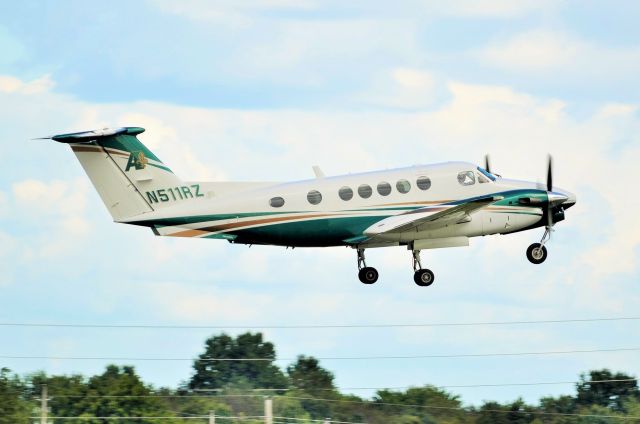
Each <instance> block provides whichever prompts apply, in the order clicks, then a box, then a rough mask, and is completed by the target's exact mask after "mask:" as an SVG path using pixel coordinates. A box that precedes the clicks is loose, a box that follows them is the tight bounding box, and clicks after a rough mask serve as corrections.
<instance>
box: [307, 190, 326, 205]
mask: <svg viewBox="0 0 640 424" xmlns="http://www.w3.org/2000/svg"><path fill="white" fill-rule="evenodd" d="M307 201H309V203H311V204H312V205H317V204H318V203H320V202H322V193H320V192H319V191H318V190H311V191H310V192H309V193H307Z"/></svg>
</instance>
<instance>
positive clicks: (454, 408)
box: [36, 395, 640, 420]
mask: <svg viewBox="0 0 640 424" xmlns="http://www.w3.org/2000/svg"><path fill="white" fill-rule="evenodd" d="M215 397H220V398H232V397H262V395H220V396H215ZM273 398H276V399H280V398H282V399H293V400H308V401H315V402H326V403H349V404H358V405H368V406H372V407H376V406H393V407H399V408H416V409H434V410H442V411H460V412H464V413H467V414H480V413H484V412H492V413H502V414H514V413H516V414H530V415H544V416H561V417H580V418H612V419H619V420H637V419H640V415H639V416H633V415H632V416H617V415H606V414H580V413H563V412H544V411H535V410H531V411H524V410H517V411H513V410H503V409H482V410H476V409H471V408H464V407H460V406H435V405H419V404H404V403H395V402H379V401H373V402H372V401H362V400H351V399H326V398H316V397H308V396H273ZM205 417H206V416H193V417H51V419H62V420H85V419H115V420H122V419H175V418H178V419H203V418H205ZM36 418H37V417H36ZM216 418H218V417H216ZM220 418H222V417H220Z"/></svg>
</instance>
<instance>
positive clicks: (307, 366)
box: [287, 355, 335, 396]
mask: <svg viewBox="0 0 640 424" xmlns="http://www.w3.org/2000/svg"><path fill="white" fill-rule="evenodd" d="M287 375H288V376H289V380H290V381H291V385H292V386H293V387H295V388H296V389H299V390H303V391H305V392H307V393H309V394H312V395H314V396H318V395H322V396H324V395H328V394H330V392H332V391H334V390H335V386H334V385H333V374H332V373H331V372H330V371H328V370H326V369H324V368H322V367H321V366H320V363H319V362H318V360H317V359H316V358H314V357H312V356H304V355H300V356H298V359H297V361H296V362H295V363H294V364H292V365H289V366H288V367H287Z"/></svg>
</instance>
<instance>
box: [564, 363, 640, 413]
mask: <svg viewBox="0 0 640 424" xmlns="http://www.w3.org/2000/svg"><path fill="white" fill-rule="evenodd" d="M612 380H614V381H612ZM615 380H628V381H615ZM594 381H606V382H604V383H592V382H594ZM576 389H577V391H578V394H577V396H576V403H577V404H578V405H581V406H589V405H600V406H605V407H607V408H611V409H612V410H614V411H619V412H624V403H625V401H626V400H628V399H629V398H631V397H638V396H640V392H639V391H638V380H637V379H634V378H633V377H631V376H629V375H627V374H623V373H621V372H617V373H615V374H614V373H612V372H611V371H610V370H608V369H602V370H593V371H589V376H588V377H587V376H586V375H585V374H582V375H581V376H580V382H579V383H578V384H577V385H576Z"/></svg>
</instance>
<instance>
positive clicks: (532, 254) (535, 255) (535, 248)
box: [527, 226, 553, 265]
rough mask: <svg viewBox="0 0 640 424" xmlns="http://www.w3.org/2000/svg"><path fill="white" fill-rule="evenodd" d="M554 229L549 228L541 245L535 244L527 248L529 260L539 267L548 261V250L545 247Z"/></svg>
mask: <svg viewBox="0 0 640 424" xmlns="http://www.w3.org/2000/svg"><path fill="white" fill-rule="evenodd" d="M552 231H553V228H552V227H550V226H548V227H547V228H546V230H545V231H544V235H543V236H542V239H541V240H540V243H533V244H532V245H530V246H529V247H528V248H527V259H529V262H531V263H532V264H535V265H539V264H541V263H542V262H544V261H545V260H546V259H547V248H546V247H545V246H544V245H545V244H546V243H547V242H548V241H549V240H550V239H551V232H552Z"/></svg>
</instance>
